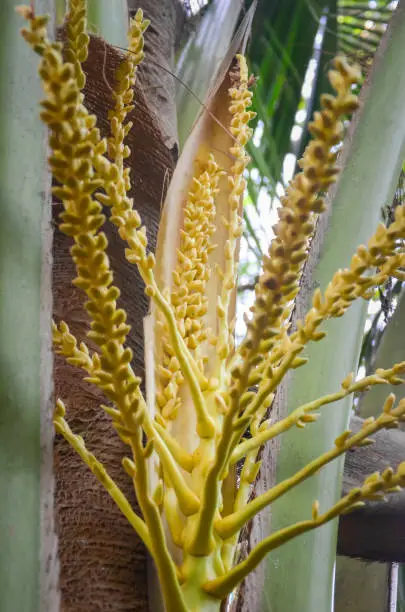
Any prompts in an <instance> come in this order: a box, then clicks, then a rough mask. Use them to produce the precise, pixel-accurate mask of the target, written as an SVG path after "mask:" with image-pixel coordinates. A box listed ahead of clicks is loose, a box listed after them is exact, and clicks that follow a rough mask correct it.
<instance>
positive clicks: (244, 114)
mask: <svg viewBox="0 0 405 612" xmlns="http://www.w3.org/2000/svg"><path fill="white" fill-rule="evenodd" d="M237 58H238V62H239V75H240V80H239V83H238V85H237V86H236V87H231V88H230V90H229V97H230V99H231V102H230V106H229V111H230V113H231V116H232V119H231V125H230V132H231V134H232V135H233V136H234V138H235V143H234V145H233V146H232V147H231V148H230V150H229V152H230V154H231V155H232V157H233V158H234V159H235V162H234V164H233V165H232V167H231V170H230V175H229V176H228V183H229V187H230V194H229V218H228V220H226V228H227V230H228V238H227V240H226V242H225V245H224V250H225V269H224V270H223V271H222V290H221V295H220V296H219V298H218V309H217V312H218V318H219V325H218V327H219V333H218V343H217V352H218V356H219V357H220V359H221V361H222V362H223V363H225V361H226V359H227V358H228V356H229V355H230V354H231V353H232V351H233V335H232V330H231V329H230V326H229V321H228V312H229V304H230V296H231V295H232V291H233V290H234V289H235V286H236V267H235V261H236V249H237V241H238V238H239V237H240V235H241V233H242V218H241V216H240V214H239V210H240V205H241V198H242V197H243V193H244V191H245V189H246V181H245V179H244V177H243V174H244V172H245V170H246V167H247V165H248V163H249V161H250V158H249V156H248V155H247V154H246V150H245V146H246V144H247V142H248V141H249V140H250V138H251V136H252V129H251V128H250V127H249V121H250V120H251V119H253V117H255V114H256V113H254V112H252V111H249V110H247V109H248V108H249V107H250V106H251V104H252V92H251V91H249V88H248V79H247V76H248V71H247V65H246V60H245V58H244V57H243V56H242V55H238V56H237ZM224 375H225V372H224V368H222V373H221V374H220V378H223V377H224Z"/></svg>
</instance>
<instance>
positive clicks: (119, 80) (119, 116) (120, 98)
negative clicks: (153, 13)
mask: <svg viewBox="0 0 405 612" xmlns="http://www.w3.org/2000/svg"><path fill="white" fill-rule="evenodd" d="M148 25H149V21H148V20H146V19H144V18H143V12H142V10H141V9H139V10H138V11H137V13H136V15H135V17H133V18H132V19H131V21H130V26H129V31H128V53H127V55H126V58H125V60H124V61H123V62H122V63H121V65H120V67H119V68H118V70H117V73H116V86H115V90H114V94H113V95H114V100H115V107H114V109H113V110H111V111H109V113H108V118H109V119H110V124H111V137H110V138H109V139H108V155H109V157H110V159H112V160H114V161H115V163H116V164H117V166H118V168H119V170H120V174H121V176H120V179H121V180H122V181H123V182H124V185H125V192H128V191H129V189H130V180H129V168H127V169H125V170H124V159H126V158H127V157H128V156H129V154H130V151H129V147H128V146H126V145H124V139H125V137H126V136H127V135H128V133H129V131H130V130H131V127H132V122H128V123H126V125H125V126H124V122H125V119H126V117H127V116H128V113H130V112H131V111H132V110H133V109H134V104H133V99H134V87H135V82H136V72H137V67H138V65H139V64H140V63H141V61H142V60H143V57H144V53H143V46H144V39H143V34H144V32H145V30H146V29H147V27H148Z"/></svg>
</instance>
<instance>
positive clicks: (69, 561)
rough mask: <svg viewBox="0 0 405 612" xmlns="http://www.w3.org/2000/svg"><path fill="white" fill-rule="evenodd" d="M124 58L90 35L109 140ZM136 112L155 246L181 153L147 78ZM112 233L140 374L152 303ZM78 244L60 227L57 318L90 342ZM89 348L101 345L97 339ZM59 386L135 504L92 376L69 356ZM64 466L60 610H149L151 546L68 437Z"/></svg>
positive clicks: (61, 449)
mask: <svg viewBox="0 0 405 612" xmlns="http://www.w3.org/2000/svg"><path fill="white" fill-rule="evenodd" d="M169 25H170V24H169ZM169 42H170V41H169ZM169 42H168V43H167V44H169ZM164 44H166V41H165V42H164ZM164 44H163V43H162V47H164ZM122 57H123V54H122V51H120V50H118V49H115V48H113V47H111V46H110V45H108V44H106V43H105V42H104V41H103V40H102V39H100V38H97V37H94V36H92V37H91V42H90V51H89V58H88V60H87V61H86V63H85V66H84V70H85V72H86V75H87V84H86V88H85V92H84V93H85V99H86V105H87V107H88V108H89V110H90V111H91V112H93V113H95V114H96V116H97V119H98V125H99V127H100V129H101V132H102V135H103V136H106V135H108V131H109V130H108V119H107V112H108V109H109V108H111V107H112V100H111V91H110V86H112V85H113V83H114V71H115V69H116V68H117V67H118V65H119V63H120V61H121V60H122ZM167 105H169V97H168V100H167ZM164 112H165V111H164V110H162V112H161V116H162V115H164ZM131 115H132V116H131V117H130V120H132V121H133V122H134V126H133V128H132V130H131V133H130V135H129V137H128V140H127V142H128V144H129V145H130V147H131V151H132V152H131V156H130V158H129V159H128V160H127V162H128V164H129V166H130V167H131V177H132V192H131V194H130V195H131V196H132V197H133V198H134V202H135V208H136V209H137V210H138V211H139V213H140V215H141V217H142V220H143V223H144V224H145V225H146V228H147V233H148V240H149V244H150V247H151V249H154V247H155V242H156V234H157V228H158V223H159V216H160V207H161V202H162V201H163V198H164V189H165V185H166V182H167V179H169V178H170V176H171V173H172V170H173V167H174V163H173V157H172V154H171V152H170V151H169V149H168V147H167V146H166V145H165V144H164V137H163V134H162V131H161V129H160V126H159V120H158V119H157V117H156V116H155V115H154V113H153V111H152V110H151V109H150V105H149V103H148V101H147V96H146V94H145V91H144V90H143V88H142V85H141V84H140V83H138V84H137V86H136V92H135V110H134V111H133V113H131ZM60 211H61V205H60V204H59V203H54V205H53V218H54V222H55V225H56V223H57V218H58V214H59V213H60ZM106 214H108V211H106ZM104 230H105V232H106V234H107V237H108V240H109V250H108V254H109V257H110V262H111V266H112V268H113V271H114V283H115V284H116V285H117V286H118V287H119V288H120V290H121V297H120V299H119V306H120V307H123V308H124V309H125V310H126V312H127V314H128V322H129V324H130V325H131V332H130V334H129V336H128V341H127V344H128V346H130V347H131V348H132V350H133V352H134V362H133V366H134V370H135V372H136V374H137V375H140V376H143V373H144V366H143V327H142V325H143V318H144V316H145V315H146V313H147V310H148V301H147V299H146V297H145V295H144V292H143V283H142V281H141V279H140V277H139V275H138V273H137V270H136V268H135V266H133V265H131V264H129V263H128V262H127V261H126V260H125V258H124V244H123V243H122V241H121V239H120V238H119V236H118V234H117V231H116V229H115V227H113V226H112V225H111V224H109V223H107V224H106V226H105V228H104ZM71 245H72V241H71V239H70V238H68V237H66V236H65V235H63V234H61V232H59V231H58V229H57V228H56V229H55V236H54V248H53V256H54V266H53V288H54V318H55V320H56V321H59V320H60V319H64V320H66V322H67V323H68V325H69V326H70V328H71V331H72V333H74V334H75V336H76V337H77V338H78V339H79V340H84V339H85V333H86V331H87V330H88V317H87V314H86V312H85V310H84V308H83V304H84V294H83V293H82V292H81V291H80V290H78V289H77V288H75V287H73V286H72V284H71V281H72V279H73V278H74V277H75V271H74V265H73V263H72V260H71V257H70V254H69V249H70V247H71ZM87 344H88V345H89V346H90V348H94V347H92V346H91V342H87ZM55 392H56V396H57V397H61V398H62V399H63V400H64V401H65V402H66V406H67V419H68V421H69V424H70V425H71V427H72V429H73V431H74V432H75V433H77V434H80V435H82V436H83V438H84V440H85V443H86V445H87V446H88V448H89V449H90V450H91V451H92V452H94V454H95V455H96V456H97V458H98V459H99V460H101V461H102V462H103V463H104V464H105V466H106V467H107V469H108V470H109V473H110V475H111V476H112V477H113V478H114V480H116V482H117V483H118V485H119V486H120V487H121V488H122V490H123V491H124V493H125V494H126V495H127V497H128V499H129V501H130V502H131V503H132V504H133V505H134V506H135V507H136V500H135V495H134V493H133V488H132V482H131V480H130V479H129V477H128V476H127V475H126V473H125V472H124V470H123V469H122V467H121V464H120V462H121V459H122V457H123V456H124V455H125V453H126V452H127V449H126V448H125V446H124V444H123V443H122V442H121V440H120V439H119V438H118V436H117V435H116V434H115V433H114V431H113V429H112V426H111V419H110V417H108V416H106V415H105V413H104V412H103V410H102V409H101V408H100V404H101V403H105V398H104V397H103V395H102V393H101V392H100V391H98V390H97V389H96V388H95V387H93V386H90V385H89V384H88V383H85V382H83V374H82V373H81V372H80V371H79V370H77V369H76V368H73V367H71V366H68V365H66V363H65V361H64V359H63V358H61V357H60V356H57V357H56V360H55ZM55 472H56V520H57V528H58V536H59V558H60V565H61V571H60V589H61V595H62V606H61V609H62V610H63V612H78V610H86V611H87V612H101V611H102V612H107V611H113V610H114V612H124V611H125V612H127V611H128V612H129V611H131V612H133V611H134V610H136V611H139V612H140V611H142V612H144V611H145V610H147V588H146V585H147V577H146V553H145V549H144V547H143V545H142V543H141V542H140V541H139V539H138V538H137V536H136V535H135V533H134V532H133V530H132V528H131V527H130V525H129V524H127V522H126V520H125V518H124V517H123V516H122V515H121V514H120V512H119V510H118V508H117V507H116V506H115V505H114V503H113V501H112V500H111V498H110V497H109V496H108V494H107V493H106V491H105V490H104V489H103V488H102V487H101V485H100V484H99V483H98V481H96V479H95V478H94V476H93V474H92V473H91V472H90V470H89V469H88V467H87V466H86V465H84V464H83V463H82V461H81V459H80V458H79V457H78V456H77V455H76V453H75V452H74V451H73V450H72V449H71V448H70V447H69V445H68V444H67V443H66V442H65V440H64V439H63V438H61V437H60V436H57V437H56V441H55ZM50 612H51V611H50ZM52 612H54V611H53V610H52Z"/></svg>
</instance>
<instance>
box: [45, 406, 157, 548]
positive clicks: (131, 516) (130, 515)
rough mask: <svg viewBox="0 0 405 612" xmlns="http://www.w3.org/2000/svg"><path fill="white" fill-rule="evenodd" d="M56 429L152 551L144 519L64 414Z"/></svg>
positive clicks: (56, 418)
mask: <svg viewBox="0 0 405 612" xmlns="http://www.w3.org/2000/svg"><path fill="white" fill-rule="evenodd" d="M54 425H55V429H56V431H57V432H58V433H60V434H62V436H63V437H64V438H65V440H66V441H67V442H69V444H70V445H71V446H72V448H74V450H75V451H76V452H77V453H78V455H80V457H81V458H82V460H83V461H84V463H85V464H86V465H88V467H89V468H90V469H91V471H92V472H93V474H94V475H95V476H96V478H97V479H98V480H99V481H100V482H101V484H102V485H103V487H104V488H105V489H106V491H107V493H108V494H109V495H110V497H112V499H113V500H114V502H115V503H116V504H117V506H118V508H119V509H120V510H121V512H122V514H123V515H124V516H125V518H126V519H127V520H128V522H129V523H130V525H132V527H133V528H134V529H135V531H136V533H137V534H138V535H139V537H140V538H141V540H142V541H143V543H144V544H145V546H146V547H147V549H148V550H149V552H152V547H151V541H150V536H149V531H148V528H147V526H146V525H145V523H144V521H143V520H142V519H141V518H140V517H139V516H137V514H135V512H134V511H133V509H132V508H131V505H130V503H129V501H128V500H127V498H126V497H125V495H124V493H123V492H122V491H121V489H120V488H119V487H118V486H117V485H116V484H115V482H114V480H113V479H112V478H111V476H109V474H108V472H107V470H106V469H105V467H104V466H103V464H102V463H100V461H98V460H97V459H96V457H95V456H94V455H93V454H92V453H90V452H89V451H88V450H87V448H86V446H85V444H84V441H83V439H82V438H80V437H79V436H77V435H76V434H74V433H73V431H72V430H71V429H70V427H69V424H68V423H67V421H65V419H64V418H63V417H62V416H55V418H54Z"/></svg>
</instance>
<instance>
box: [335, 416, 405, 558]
mask: <svg viewBox="0 0 405 612" xmlns="http://www.w3.org/2000/svg"><path fill="white" fill-rule="evenodd" d="M361 424H362V419H360V418H358V417H353V418H352V419H351V421H350V428H351V429H352V430H353V431H354V432H356V431H358V430H359V429H360V427H361ZM375 440H376V441H375V444H374V445H373V446H369V447H366V448H365V449H356V450H353V451H350V452H349V453H347V455H346V461H345V470H344V477H343V486H342V494H343V495H344V494H346V493H347V492H348V491H349V490H350V489H352V488H353V487H356V486H359V485H360V484H361V483H362V482H363V481H364V479H365V478H366V477H367V476H368V475H369V474H372V473H373V472H376V471H379V472H381V471H383V470H384V469H386V468H387V467H388V466H392V467H393V468H396V467H397V465H398V464H399V463H401V461H405V432H403V431H400V430H395V429H393V430H386V431H381V432H379V434H378V435H377V436H376V437H375ZM337 552H338V554H339V555H345V556H347V557H359V558H362V559H367V560H369V561H397V562H404V561H405V492H404V491H401V492H400V493H395V494H393V495H389V496H388V500H387V501H386V502H376V503H370V504H368V505H367V506H366V507H365V508H364V509H361V510H358V511H356V512H352V513H351V514H347V515H345V516H342V517H341V518H340V521H339V533H338V545H337Z"/></svg>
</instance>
